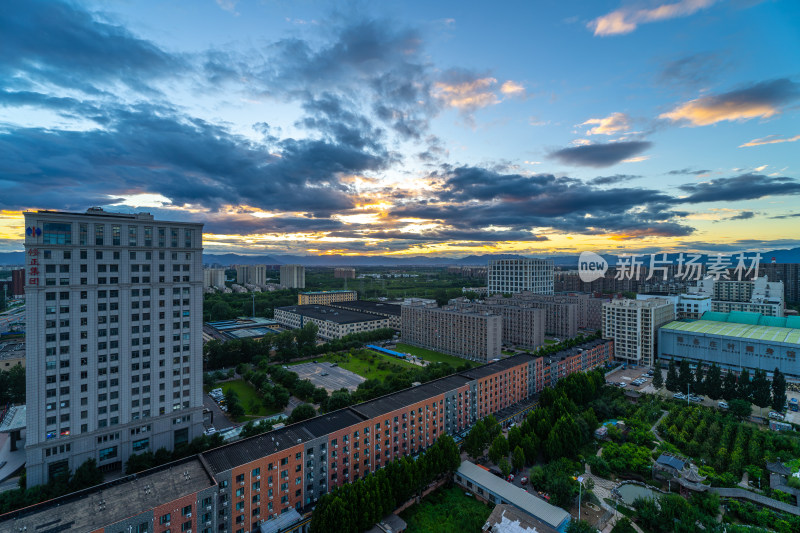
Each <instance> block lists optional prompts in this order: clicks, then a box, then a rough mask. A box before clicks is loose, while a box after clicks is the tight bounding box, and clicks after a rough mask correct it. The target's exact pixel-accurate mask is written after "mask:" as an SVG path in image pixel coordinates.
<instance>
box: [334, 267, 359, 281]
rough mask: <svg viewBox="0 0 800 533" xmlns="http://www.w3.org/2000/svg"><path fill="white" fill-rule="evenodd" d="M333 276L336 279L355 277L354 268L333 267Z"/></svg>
mask: <svg viewBox="0 0 800 533" xmlns="http://www.w3.org/2000/svg"><path fill="white" fill-rule="evenodd" d="M333 277H334V278H337V279H356V269H355V268H353V267H337V268H334V269H333Z"/></svg>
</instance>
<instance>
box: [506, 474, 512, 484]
mask: <svg viewBox="0 0 800 533" xmlns="http://www.w3.org/2000/svg"><path fill="white" fill-rule="evenodd" d="M506 481H508V482H509V483H510V482H512V481H514V474H509V475H508V478H506Z"/></svg>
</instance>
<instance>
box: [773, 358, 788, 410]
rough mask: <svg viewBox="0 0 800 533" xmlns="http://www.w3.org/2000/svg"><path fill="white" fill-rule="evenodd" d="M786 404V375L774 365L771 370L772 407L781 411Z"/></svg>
mask: <svg viewBox="0 0 800 533" xmlns="http://www.w3.org/2000/svg"><path fill="white" fill-rule="evenodd" d="M784 405H786V377H785V376H784V375H783V373H782V372H781V371H780V370H778V368H777V367H776V368H775V370H774V371H773V372H772V408H773V409H774V410H775V411H782V410H783V406H784Z"/></svg>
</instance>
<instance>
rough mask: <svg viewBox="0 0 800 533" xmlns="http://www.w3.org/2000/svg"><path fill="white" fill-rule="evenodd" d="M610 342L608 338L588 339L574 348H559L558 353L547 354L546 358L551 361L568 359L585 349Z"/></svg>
mask: <svg viewBox="0 0 800 533" xmlns="http://www.w3.org/2000/svg"><path fill="white" fill-rule="evenodd" d="M608 342H609V340H608V339H595V340H593V341H588V342H584V343H582V344H579V345H578V346H573V347H572V348H567V349H565V350H559V351H558V352H556V353H554V354H552V355H548V356H546V357H545V359H546V360H547V361H549V362H552V361H562V360H564V359H566V358H568V357H572V356H575V355H578V354H579V353H582V352H583V351H585V350H591V349H592V348H594V347H596V346H599V345H601V344H606V343H608Z"/></svg>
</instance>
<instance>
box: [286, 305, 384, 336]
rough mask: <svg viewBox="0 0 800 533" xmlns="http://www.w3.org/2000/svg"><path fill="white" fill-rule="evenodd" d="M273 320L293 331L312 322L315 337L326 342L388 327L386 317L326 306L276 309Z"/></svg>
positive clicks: (295, 306) (297, 306) (294, 306)
mask: <svg viewBox="0 0 800 533" xmlns="http://www.w3.org/2000/svg"><path fill="white" fill-rule="evenodd" d="M275 320H276V321H277V322H278V323H279V324H281V325H282V326H286V327H289V328H294V329H299V328H302V327H303V326H304V325H305V324H306V323H308V322H313V323H314V324H316V325H317V328H318V331H317V335H318V336H319V337H321V338H323V339H326V340H330V339H341V338H342V337H344V336H345V335H349V334H351V333H364V332H367V331H374V330H376V329H382V328H388V327H390V325H389V319H388V318H386V317H383V316H378V315H373V314H367V313H360V312H357V311H350V310H347V309H337V308H335V307H330V306H327V305H290V306H286V307H276V308H275Z"/></svg>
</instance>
